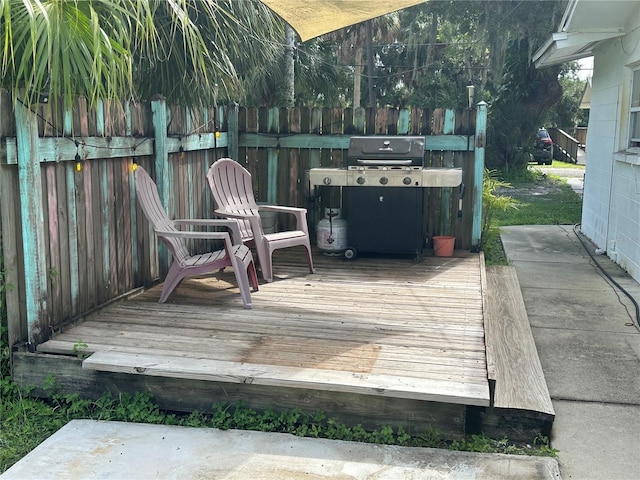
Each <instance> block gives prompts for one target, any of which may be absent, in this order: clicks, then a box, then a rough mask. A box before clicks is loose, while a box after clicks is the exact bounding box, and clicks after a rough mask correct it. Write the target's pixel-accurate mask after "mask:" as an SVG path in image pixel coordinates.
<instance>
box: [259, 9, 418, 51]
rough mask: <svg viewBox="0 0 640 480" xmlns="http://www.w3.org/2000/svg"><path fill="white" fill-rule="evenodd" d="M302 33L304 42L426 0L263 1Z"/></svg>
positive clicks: (301, 36)
mask: <svg viewBox="0 0 640 480" xmlns="http://www.w3.org/2000/svg"><path fill="white" fill-rule="evenodd" d="M260 1H261V2H262V3H264V4H265V5H266V6H267V7H269V8H270V9H271V10H273V11H274V12H275V13H277V14H278V15H279V16H280V17H281V18H282V19H283V20H284V21H285V22H287V23H288V24H289V25H291V27H292V28H293V29H294V30H295V31H296V32H297V33H298V35H300V38H301V39H302V41H303V42H304V41H306V40H309V39H310V38H314V37H317V36H319V35H323V34H325V33H329V32H333V31H334V30H338V29H340V28H343V27H347V26H349V25H355V24H356V23H360V22H363V21H365V20H369V19H371V18H375V17H379V16H380V15H385V14H387V13H391V12H395V11H397V10H402V9H403V8H406V7H410V6H412V5H417V4H419V3H424V2H425V0H260Z"/></svg>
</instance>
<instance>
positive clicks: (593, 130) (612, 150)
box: [581, 9, 640, 282]
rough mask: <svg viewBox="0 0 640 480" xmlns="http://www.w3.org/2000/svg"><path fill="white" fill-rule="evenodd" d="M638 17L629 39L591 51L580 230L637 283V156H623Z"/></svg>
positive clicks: (639, 52)
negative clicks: (592, 61)
mask: <svg viewBox="0 0 640 480" xmlns="http://www.w3.org/2000/svg"><path fill="white" fill-rule="evenodd" d="M638 13H639V14H638V15H637V16H635V17H636V18H634V19H633V21H632V25H629V26H627V27H626V28H625V30H626V31H627V32H630V33H629V34H627V35H626V36H625V37H622V38H618V39H613V40H610V41H607V42H606V43H604V44H603V45H601V46H599V47H598V48H597V49H596V50H595V51H594V71H593V84H592V87H593V89H592V92H591V112H590V114H589V127H588V129H587V160H586V162H587V167H586V172H585V184H584V200H583V209H582V226H581V229H582V232H583V233H584V234H585V235H586V236H587V237H589V238H590V239H591V240H592V241H593V242H594V243H595V244H596V245H597V246H598V247H600V248H603V249H606V250H607V255H609V257H610V258H611V259H612V260H614V261H615V262H617V263H618V264H619V265H620V266H621V267H622V268H624V269H625V270H626V271H627V272H628V273H629V274H630V275H631V276H632V277H634V278H635V279H636V280H637V281H639V282H640V153H638V154H633V155H629V154H628V153H626V152H624V150H625V147H626V146H627V145H628V119H629V95H630V94H631V89H630V88H631V68H633V67H634V66H636V67H640V9H639V12H638ZM634 47H635V48H634Z"/></svg>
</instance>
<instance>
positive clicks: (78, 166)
mask: <svg viewBox="0 0 640 480" xmlns="http://www.w3.org/2000/svg"><path fill="white" fill-rule="evenodd" d="M74 160H75V161H76V172H81V171H82V158H81V157H80V154H79V153H77V152H76V156H75V159H74Z"/></svg>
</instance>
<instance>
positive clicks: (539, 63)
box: [533, 28, 625, 68]
mask: <svg viewBox="0 0 640 480" xmlns="http://www.w3.org/2000/svg"><path fill="white" fill-rule="evenodd" d="M624 34H625V31H624V28H612V29H593V30H590V31H581V32H556V33H554V34H553V35H552V37H551V39H549V40H548V41H547V42H546V43H545V44H544V45H543V46H542V47H541V48H540V49H538V50H537V51H536V52H535V53H534V55H533V63H534V64H535V66H536V68H544V67H550V66H552V65H559V64H562V63H565V62H570V61H572V60H578V59H580V58H585V57H590V56H592V55H593V49H594V48H595V46H596V45H597V44H598V43H600V42H602V41H604V40H609V39H612V38H616V37H621V36H623V35H624Z"/></svg>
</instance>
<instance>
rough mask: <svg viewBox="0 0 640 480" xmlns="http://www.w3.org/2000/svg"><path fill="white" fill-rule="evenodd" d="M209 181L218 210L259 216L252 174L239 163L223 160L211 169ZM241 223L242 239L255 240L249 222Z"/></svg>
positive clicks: (243, 221)
mask: <svg viewBox="0 0 640 480" xmlns="http://www.w3.org/2000/svg"><path fill="white" fill-rule="evenodd" d="M207 181H208V182H209V186H210V187H211V193H212V194H213V199H214V200H215V202H216V205H217V207H218V209H220V210H223V211H225V212H227V213H231V214H233V213H242V214H247V213H248V214H253V215H257V214H258V205H257V204H256V201H255V199H254V196H253V185H252V183H251V174H250V173H249V172H248V171H247V170H246V169H245V168H244V167H243V166H242V165H240V164H239V163H238V162H235V161H234V160H232V159H230V158H221V159H220V160H218V161H217V162H215V163H214V164H213V165H212V167H211V168H210V169H209V172H208V173H207ZM239 223H240V233H241V235H242V238H243V239H245V240H246V239H249V238H253V233H252V230H251V225H250V224H249V221H248V220H240V221H239Z"/></svg>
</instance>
